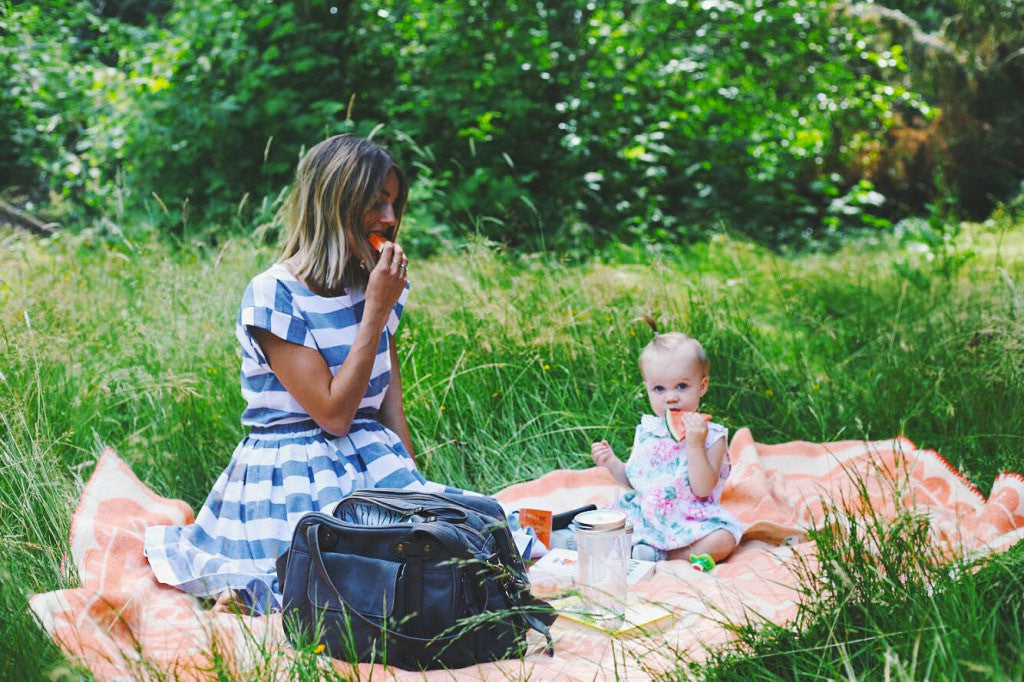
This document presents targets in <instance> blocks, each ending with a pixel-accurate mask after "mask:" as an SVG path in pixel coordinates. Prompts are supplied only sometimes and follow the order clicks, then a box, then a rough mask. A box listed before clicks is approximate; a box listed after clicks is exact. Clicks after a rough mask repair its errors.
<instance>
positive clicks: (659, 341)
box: [640, 315, 711, 375]
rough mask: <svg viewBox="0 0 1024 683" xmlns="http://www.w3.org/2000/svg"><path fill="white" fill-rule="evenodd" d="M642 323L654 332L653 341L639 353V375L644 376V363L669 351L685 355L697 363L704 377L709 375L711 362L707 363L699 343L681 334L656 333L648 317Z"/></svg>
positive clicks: (706, 355) (653, 324)
mask: <svg viewBox="0 0 1024 683" xmlns="http://www.w3.org/2000/svg"><path fill="white" fill-rule="evenodd" d="M644 322H646V323H647V324H648V325H649V326H650V327H651V329H652V330H653V331H654V339H652V340H651V341H650V342H649V343H648V344H647V346H645V347H644V350H643V351H641V352H640V374H641V375H643V374H644V363H646V362H649V361H651V360H653V358H654V357H655V356H657V355H660V354H663V353H668V352H670V351H672V352H677V353H685V354H686V355H687V356H688V357H689V358H691V359H693V360H695V361H696V362H697V364H698V365H699V366H700V369H701V371H702V372H703V373H704V374H705V375H707V374H708V373H709V371H710V370H711V362H710V361H708V354H707V353H706V352H705V351H704V347H703V346H701V343H700V342H699V341H697V340H696V339H694V338H693V337H691V336H690V335H688V334H684V333H682V332H658V324H657V323H655V322H654V319H653V318H651V317H650V316H646V315H645V316H644Z"/></svg>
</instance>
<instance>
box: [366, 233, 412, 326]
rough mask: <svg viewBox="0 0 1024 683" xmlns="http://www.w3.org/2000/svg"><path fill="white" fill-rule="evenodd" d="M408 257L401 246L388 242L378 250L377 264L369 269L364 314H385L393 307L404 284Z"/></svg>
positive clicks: (400, 294)
mask: <svg viewBox="0 0 1024 683" xmlns="http://www.w3.org/2000/svg"><path fill="white" fill-rule="evenodd" d="M408 267H409V259H408V258H407V257H406V255H405V252H403V251H402V248H401V247H400V246H398V245H397V244H395V243H394V242H388V243H387V244H385V245H384V247H383V248H382V249H381V250H380V257H379V258H378V259H377V265H376V266H374V267H373V270H372V271H370V279H369V281H368V282H367V283H366V311H364V315H367V314H369V315H373V316H380V315H384V316H385V317H386V316H387V313H388V312H389V311H391V309H392V308H394V307H395V304H396V303H398V299H399V298H400V297H401V296H402V291H403V290H404V289H405V285H406V282H407V280H406V273H407V270H408Z"/></svg>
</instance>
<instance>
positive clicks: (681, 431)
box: [665, 408, 711, 441]
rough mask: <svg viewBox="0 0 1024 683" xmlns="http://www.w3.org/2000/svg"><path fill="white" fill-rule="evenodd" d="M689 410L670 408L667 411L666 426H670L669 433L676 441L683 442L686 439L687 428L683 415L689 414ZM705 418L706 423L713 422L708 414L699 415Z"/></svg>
mask: <svg viewBox="0 0 1024 683" xmlns="http://www.w3.org/2000/svg"><path fill="white" fill-rule="evenodd" d="M688 412H689V411H688V410H676V409H674V408H669V409H668V410H666V411H665V424H667V425H668V433H669V434H671V435H672V438H673V439H675V440H676V441H682V440H683V439H685V438H686V427H684V426H683V415H685V414H686V413H688ZM697 414H698V415H700V416H701V417H703V418H704V421H705V422H710V421H711V416H710V415H708V414H707V413H697Z"/></svg>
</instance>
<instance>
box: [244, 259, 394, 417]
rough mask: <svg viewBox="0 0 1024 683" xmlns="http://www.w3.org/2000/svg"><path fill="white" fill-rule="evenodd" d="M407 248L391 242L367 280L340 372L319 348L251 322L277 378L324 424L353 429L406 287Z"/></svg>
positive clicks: (301, 404)
mask: <svg viewBox="0 0 1024 683" xmlns="http://www.w3.org/2000/svg"><path fill="white" fill-rule="evenodd" d="M403 258H404V257H403V254H402V250H401V248H400V247H399V246H398V245H396V244H394V243H392V242H388V243H387V244H385V245H384V248H383V249H382V250H381V254H380V260H378V262H377V265H376V266H375V267H374V268H373V271H372V272H371V273H370V278H369V281H368V282H367V284H366V299H365V302H364V306H363V317H362V320H361V321H360V323H359V329H358V331H357V332H356V338H355V341H353V342H352V346H351V347H350V348H349V352H348V355H347V356H346V357H345V360H344V362H343V363H342V364H341V367H340V368H338V372H337V374H335V375H331V369H330V368H329V367H328V366H327V361H325V360H324V357H323V356H321V355H320V352H319V351H317V350H316V349H310V348H307V347H305V346H302V345H301V344H294V343H292V342H289V341H285V340H284V339H281V338H280V337H278V336H276V335H275V334H273V333H272V332H269V331H268V330H264V329H262V328H257V327H253V326H250V327H249V330H250V332H251V333H252V335H253V336H254V337H255V338H256V341H257V342H259V345H260V347H261V348H262V349H263V353H264V355H265V356H266V357H267V362H269V363H270V367H271V369H272V370H273V371H274V374H275V375H277V378H278V379H279V380H280V381H281V384H282V385H284V388H285V389H287V390H288V393H289V394H291V395H292V397H293V398H294V399H295V400H296V401H298V403H299V405H300V406H302V408H303V409H304V410H305V411H306V412H307V413H309V416H310V417H311V418H313V420H314V421H315V422H316V423H317V424H318V425H320V426H321V427H323V429H324V430H326V431H328V432H330V433H331V434H335V435H338V436H342V435H345V434H348V430H349V427H350V426H351V425H352V420H353V418H355V415H356V411H357V410H358V409H359V403H360V402H361V401H362V400H363V395H364V394H365V393H366V387H367V386H368V385H369V383H370V375H371V374H372V373H373V361H374V359H375V358H376V357H377V347H378V346H379V345H380V335H381V333H382V332H383V331H384V325H385V323H386V322H387V319H388V316H389V315H390V314H391V309H392V308H394V306H395V303H397V302H398V299H399V298H400V297H401V295H402V292H403V291H404V290H405V284H406V280H405V274H404V269H403V268H401V262H402V259H403Z"/></svg>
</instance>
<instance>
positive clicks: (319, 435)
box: [145, 416, 460, 614]
mask: <svg viewBox="0 0 1024 683" xmlns="http://www.w3.org/2000/svg"><path fill="white" fill-rule="evenodd" d="M376 487H387V488H399V489H408V490H416V491H429V492H445V491H447V492H459V491H460V490H459V489H455V488H451V487H447V486H444V485H443V484H437V483H434V482H429V481H427V480H426V479H424V477H423V475H422V474H420V472H419V471H418V470H417V469H416V466H415V464H414V463H413V460H412V458H411V457H410V456H409V454H408V452H407V451H406V450H405V447H404V446H403V445H402V442H401V440H400V439H399V438H398V435H397V434H395V433H394V432H393V431H391V430H390V429H387V428H386V427H384V426H383V425H381V424H380V423H379V422H377V421H376V420H375V419H373V418H372V417H368V416H357V418H356V419H355V420H354V421H353V422H352V426H351V429H350V431H349V433H348V434H347V435H345V436H334V435H332V434H328V433H327V432H325V431H323V430H322V429H321V428H320V427H319V426H318V425H317V424H316V423H315V422H313V421H312V420H305V421H302V422H296V423H289V424H284V425H273V426H268V427H252V428H251V431H250V433H249V435H248V436H247V437H246V438H245V439H243V440H242V442H241V443H240V444H239V445H238V447H237V448H236V449H235V452H234V453H233V454H232V456H231V462H230V463H229V464H228V466H227V469H225V470H224V472H223V473H222V474H221V475H220V477H219V478H218V479H217V482H216V484H215V485H214V487H213V490H212V491H211V492H210V495H209V496H208V497H207V499H206V502H205V503H204V504H203V507H202V509H201V510H200V511H199V515H198V516H197V517H196V521H195V523H194V524H190V525H188V526H152V527H149V528H147V529H146V534H145V553H146V557H147V558H148V559H149V563H150V566H151V567H152V568H153V571H154V573H155V574H156V578H157V580H159V581H160V582H161V583H164V584H167V585H170V586H174V587H176V588H179V589H180V590H183V591H185V592H187V593H190V594H192V595H196V596H214V595H217V594H219V593H220V592H221V591H223V590H225V589H228V588H230V589H235V590H237V591H238V592H239V593H240V594H241V595H242V596H243V597H244V598H245V600H246V602H248V603H249V605H250V607H251V609H252V611H253V613H255V614H263V613H265V612H267V611H272V610H275V609H279V608H280V606H281V592H280V587H279V586H278V583H277V576H276V573H275V561H276V559H277V558H278V556H280V555H281V554H282V553H284V552H285V551H286V550H287V549H288V546H289V545H290V544H291V536H292V531H293V530H294V528H295V526H296V524H297V523H298V521H299V519H300V518H301V517H302V516H303V515H304V514H306V513H307V512H313V511H320V510H324V509H325V508H329V507H330V506H332V505H333V504H334V503H336V502H338V501H339V500H341V499H342V498H343V497H345V496H347V495H349V494H350V493H351V492H352V491H355V490H356V489H361V488H376Z"/></svg>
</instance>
